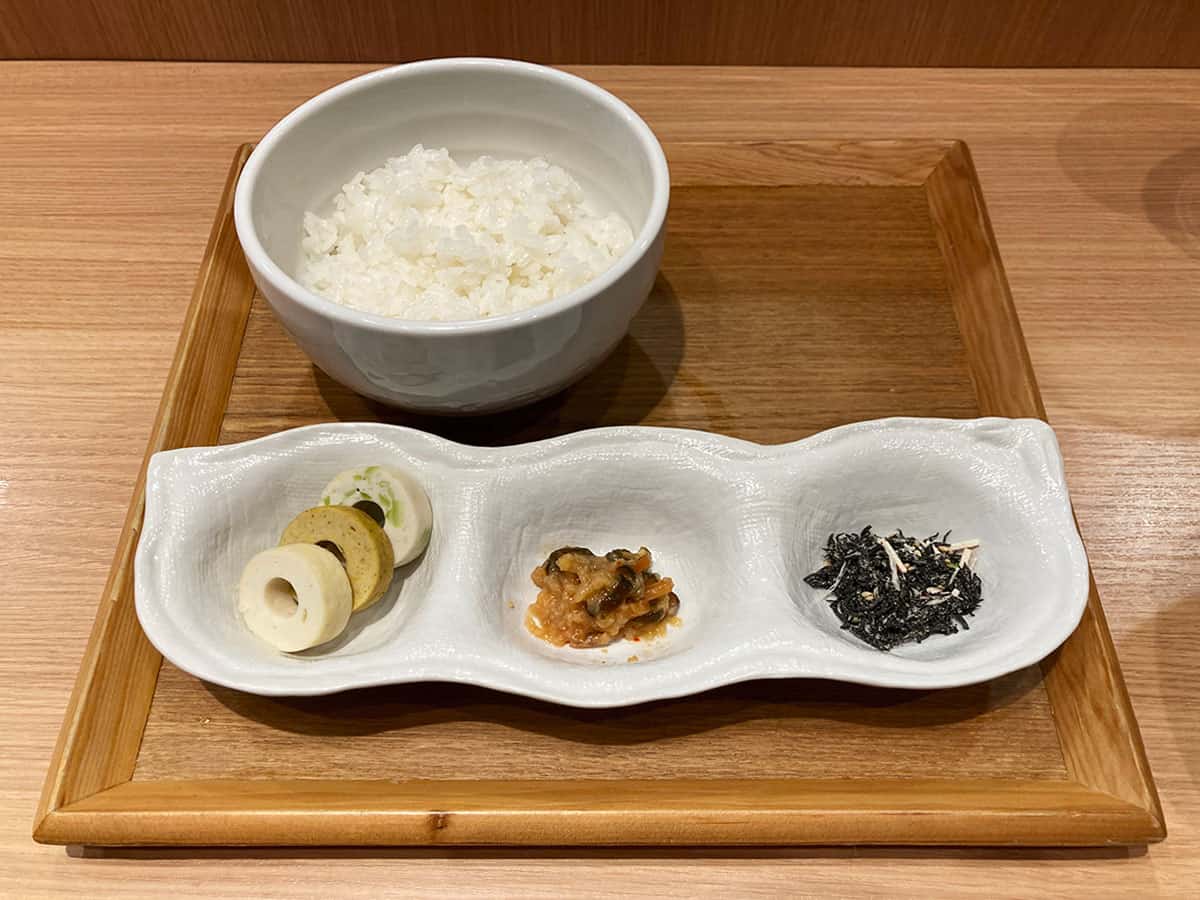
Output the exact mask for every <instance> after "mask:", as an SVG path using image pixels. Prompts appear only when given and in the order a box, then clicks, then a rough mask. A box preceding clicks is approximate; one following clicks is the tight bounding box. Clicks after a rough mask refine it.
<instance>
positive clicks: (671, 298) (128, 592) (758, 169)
mask: <svg viewBox="0 0 1200 900" xmlns="http://www.w3.org/2000/svg"><path fill="white" fill-rule="evenodd" d="M667 150H668V156H669V157H670V162H671V171H672V174H673V180H674V191H673V195H672V199H671V213H670V221H669V239H668V244H667V254H666V258H665V260H664V262H663V267H662V274H661V277H660V279H659V282H658V285H657V288H656V290H655V292H654V294H653V295H652V296H651V298H650V299H649V301H648V302H647V304H646V307H645V309H644V310H643V311H642V313H641V314H640V315H639V316H638V317H637V319H636V320H635V322H634V324H633V327H632V330H631V332H630V335H629V337H628V338H627V339H626V340H625V341H624V342H623V343H622V344H621V345H620V347H619V348H618V349H617V351H616V352H615V353H614V354H613V356H612V357H611V358H610V359H609V360H608V361H607V362H606V363H605V364H604V365H603V366H602V367H601V368H600V369H599V370H598V371H597V372H595V373H594V374H592V375H591V376H589V377H588V378H587V379H585V380H584V381H583V382H582V383H581V384H579V385H577V386H576V387H574V388H572V389H570V390H568V391H566V392H565V393H563V394H561V395H560V396H557V397H555V398H553V399H551V400H547V401H545V402H542V403H539V404H537V405H535V406H532V407H530V408H527V409H523V410H518V411H516V412H512V413H506V414H503V415H498V416H491V417H487V418H481V419H429V418H418V417H414V416H409V415H405V414H402V413H398V412H396V411H394V410H390V409H386V408H384V407H381V406H379V405H377V404H375V403H373V402H371V401H368V400H365V399H363V398H362V397H359V396H357V395H355V394H352V393H350V392H348V391H347V390H345V389H343V388H342V387H340V386H339V385H337V384H335V383H334V382H332V381H331V380H330V379H328V378H327V377H326V376H325V375H324V374H323V373H321V372H320V371H318V370H317V369H315V368H314V367H313V366H312V365H311V364H310V363H309V362H308V361H307V359H306V358H305V357H304V356H303V355H302V354H301V353H300V352H299V351H298V350H297V349H296V348H295V347H294V346H293V345H292V343H291V342H290V341H289V339H288V338H287V337H286V335H285V334H284V333H283V332H282V330H281V329H280V327H279V326H278V325H277V324H276V322H275V320H274V318H273V317H272V315H271V313H270V311H269V310H268V309H267V307H266V306H265V305H264V304H263V302H262V300H261V298H256V296H255V293H254V289H253V285H252V283H251V281H250V278H249V275H248V273H247V270H246V267H245V262H244V260H243V258H242V255H241V251H240V249H239V247H238V244H237V240H236V237H235V235H234V229H233V218H232V211H231V202H232V193H233V186H234V184H235V182H236V179H237V176H238V173H239V171H240V169H241V165H242V163H243V162H244V160H245V158H246V155H247V153H248V152H249V148H248V147H242V148H241V149H240V150H239V151H238V154H237V157H236V159H235V160H234V164H233V168H232V170H231V172H230V175H229V180H228V183H227V184H226V186H225V194H224V196H223V198H222V201H221V206H220V209H219V211H218V214H217V219H216V222H215V224H214V227H213V232H212V237H211V239H210V242H209V246H208V251H207V253H206V255H205V257H204V262H203V265H202V266H201V270H200V276H199V280H198V283H197V285H196V290H195V294H194V296H193V299H192V304H191V307H190V310H189V313H188V317H187V321H186V324H185V326H184V330H183V334H182V337H181V338H180V342H179V349H178V352H177V355H176V358H175V363H174V366H173V367H172V370H171V374H170V377H169V379H168V382H167V386H166V390H165V392H164V394H163V400H162V405H161V408H160V411H159V416H158V420H157V423H156V425H155V427H154V432H153V434H152V435H151V438H150V446H149V450H150V451H156V450H160V449H164V448H171V447H179V446H184V445H191V444H209V443H213V442H216V441H220V442H229V441H240V440H244V439H247V438H252V437H256V436H259V435H263V434H267V433H269V432H273V431H276V430H279V429H283V428H290V427H293V426H297V425H305V424H309V423H312V422H323V421H329V420H385V421H390V422H401V423H405V424H409V425H415V426H417V427H420V428H424V429H427V430H430V431H434V432H438V433H440V434H443V435H446V436H448V437H451V438H453V439H455V440H459V441H465V442H473V443H485V444H486V443H511V442H515V441H524V440H530V439H534V438H540V437H545V436H549V435H554V434H560V433H563V432H567V431H573V430H576V429H580V428H586V427H590V426H595V425H610V424H630V423H637V422H644V423H648V424H655V425H677V426H685V427H691V428H703V429H709V430H713V431H719V432H724V433H726V434H731V435H735V436H737V437H741V438H748V439H750V440H755V441H760V442H780V441H788V440H793V439H796V438H800V437H803V436H805V435H807V434H810V433H812V432H814V431H817V430H819V429H823V428H828V427H830V426H833V425H838V424H842V423H845V422H850V421H854V420H857V419H866V418H872V417H877V416H887V415H894V414H904V415H921V416H976V415H1003V416H1043V415H1044V410H1043V408H1042V403H1041V400H1040V398H1039V396H1038V391H1037V386H1036V384H1035V382H1034V377H1033V372H1032V371H1031V369H1030V365H1029V358H1028V355H1027V353H1026V349H1025V345H1024V342H1023V339H1022V336H1021V330H1020V326H1019V324H1018V322H1017V318H1016V314H1015V312H1014V310H1013V305H1012V301H1011V298H1010V296H1009V292H1008V287H1007V283H1006V282H1005V278H1004V273H1003V270H1002V268H1001V265H1000V259H999V256H998V255H997V250H996V245H995V241H994V239H993V237H992V232H991V227H990V225H989V224H988V220H987V215H986V213H985V211H984V206H983V198H982V195H981V194H980V190H979V185H978V182H977V179H976V176H975V172H974V169H973V167H972V164H971V160H970V156H969V154H968V152H967V149H966V147H965V146H963V145H962V144H960V143H955V142H940V141H916V142H894V141H888V142H868V143H862V142H848V143H829V142H822V143H761V144H722V143H708V144H702V143H695V144H676V145H673V146H669V147H668V148H667ZM142 508H143V484H142V482H141V481H139V483H138V484H137V486H136V487H135V490H134V497H133V502H132V504H131V506H130V509H129V514H128V517H127V519H126V523H125V528H124V531H123V533H122V536H121V540H120V544H119V546H118V548H117V553H116V559H115V561H114V563H113V568H112V573H111V576H110V578H109V582H108V585H107V587H106V588H105V591H104V596H103V598H102V601H101V606H100V611H99V614H98V616H97V620H96V626H95V629H94V630H93V632H92V637H91V641H90V643H89V645H88V649H87V652H86V655H85V656H84V660H83V664H82V667H81V670H80V674H79V679H78V682H77V684H76V687H75V692H74V695H73V697H72V700H71V704H70V708H69V711H68V713H67V717H66V722H65V724H64V726H63V731H62V734H61V737H60V739H59V743H58V748H57V750H56V752H55V756H54V760H53V763H52V765H51V768H50V772H49V775H48V778H47V781H46V786H45V791H44V794H43V797H42V802H41V806H40V809H39V811H38V814H37V822H36V825H35V828H34V836H35V837H36V839H37V840H39V841H44V842H51V843H87V844H345V845H383V844H485V845H511V844H589V845H591V844H810V843H816V844H838V843H880V844H896V843H899V844H1029V845H1035V844H1036V845H1089V844H1108V843H1139V842H1145V841H1154V840H1159V839H1161V838H1162V837H1163V836H1164V834H1165V829H1164V825H1163V818H1162V812H1161V809H1160V807H1159V802H1158V798H1157V795H1156V793H1155V788H1154V783H1153V780H1152V777H1151V774H1150V770H1149V767H1148V766H1147V763H1146V758H1145V754H1144V751H1143V749H1142V743H1141V738H1140V736H1139V734H1138V729H1137V724H1136V722H1135V721H1134V717H1133V712H1132V710H1131V708H1130V705H1129V698H1128V695H1127V694H1126V690H1125V685H1124V682H1123V681H1122V678H1121V672H1120V668H1119V666H1118V664H1117V659H1116V655H1115V654H1114V651H1113V645H1112V641H1111V639H1110V637H1109V633H1108V628H1107V626H1106V624H1105V621H1104V614H1103V611H1102V610H1101V607H1100V601H1099V599H1098V598H1097V596H1096V593H1095V590H1094V588H1093V591H1092V594H1091V599H1090V603H1089V607H1088V610H1087V612H1086V614H1085V615H1084V618H1083V621H1082V623H1081V624H1080V626H1079V628H1078V630H1077V631H1076V632H1075V634H1074V635H1073V636H1072V637H1071V639H1070V640H1069V641H1067V643H1066V644H1065V645H1064V646H1063V647H1062V649H1061V650H1060V651H1058V652H1057V653H1056V654H1054V655H1053V656H1052V657H1050V658H1049V659H1048V660H1046V661H1045V662H1044V663H1043V664H1042V665H1041V666H1040V667H1033V668H1030V669H1027V670H1024V671H1021V672H1018V673H1016V674H1014V675H1011V676H1009V677H1006V678H1002V679H999V680H997V681H994V682H991V683H988V684H983V685H977V686H974V687H968V688H963V689H959V690H948V691H935V692H927V693H920V692H901V691H887V690H878V689H869V688H863V687H854V686H847V685H841V684H833V683H827V682H818V681H773V682H755V683H750V684H743V685H737V686H732V687H729V688H726V689H721V690H717V691H712V692H710V693H707V694H703V695H700V696H696V697H692V698H686V699H681V700H672V701H665V702H659V703H652V704H646V705H644V706H640V707H634V708H630V709H621V710H607V711H603V710H601V711H587V710H577V709H567V708H560V707H555V706H552V705H549V704H544V703H538V702H536V701H528V700H522V699H517V698H513V697H509V696H506V695H502V694H498V693H492V692H489V691H486V690H482V689H472V688H466V687H455V686H449V685H410V686H402V687H392V688H386V689H374V690H366V691H358V692H352V693H348V694H343V695H339V696H335V697H326V698H316V699H305V700H294V701H290V700H278V699H268V698H260V697H254V696H249V695H243V694H239V693H236V692H233V691H229V690H225V689H221V688H217V687H213V686H209V685H205V684H203V683H201V682H199V681H197V680H195V679H193V678H191V677H190V676H187V675H185V674H183V673H181V672H179V671H178V670H176V669H175V668H173V667H172V666H171V665H169V664H163V662H162V660H161V658H160V657H159V655H158V654H157V653H156V652H155V651H154V649H153V648H152V647H151V646H150V644H149V643H148V642H147V640H146V639H145V637H144V635H143V634H142V631H141V629H140V627H139V626H138V622H137V618H136V616H135V613H134V605H133V586H132V559H133V552H134V548H135V546H136V544H137V539H138V531H139V528H140V525H141V520H142Z"/></svg>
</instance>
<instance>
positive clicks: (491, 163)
mask: <svg viewBox="0 0 1200 900" xmlns="http://www.w3.org/2000/svg"><path fill="white" fill-rule="evenodd" d="M333 206H334V210H333V214H332V215H330V216H329V217H328V218H322V217H321V216H318V215H316V214H315V213H312V212H309V213H306V214H305V216H304V239H303V244H302V249H303V253H302V259H301V263H300V280H301V281H302V282H303V283H304V285H305V286H307V287H308V288H310V289H311V290H313V291H315V292H316V293H318V294H320V295H321V296H323V297H327V298H328V299H330V300H333V301H334V302H335V303H341V304H343V305H345V306H351V307H354V308H355V309H361V310H366V311H368V312H373V313H379V314H381V315H385V316H394V317H396V318H402V319H426V320H450V319H478V318H486V317H488V316H499V315H503V314H505V313H510V312H515V311H516V310H521V309H528V308H529V307H531V306H537V305H538V304H539V303H545V302H546V301H548V300H552V299H554V298H555V297H559V296H562V295H563V294H566V293H568V292H569V291H573V290H575V289H576V288H578V287H580V286H582V285H584V284H586V283H587V282H589V281H591V280H592V279H593V278H595V277H596V276H597V275H599V274H600V273H601V272H603V271H604V270H605V269H607V268H609V267H610V266H611V265H612V264H613V263H614V262H615V261H616V260H617V258H618V257H619V256H620V255H621V254H622V253H624V252H625V250H626V249H628V247H629V245H630V244H631V243H632V242H633V235H632V233H631V232H630V229H629V225H628V224H627V223H626V222H625V220H624V219H622V218H621V217H620V216H619V215H617V214H616V213H610V214H609V215H605V216H602V215H600V214H599V213H598V212H597V211H596V210H595V209H594V208H593V207H592V206H591V204H590V203H589V202H588V201H587V200H586V199H585V198H584V195H583V190H582V189H581V188H580V186H579V184H578V183H576V181H575V180H574V179H573V178H572V177H571V176H570V175H568V174H567V173H566V172H564V171H563V170H562V169H560V168H559V167H558V166H553V165H551V164H550V163H548V162H546V160H544V159H540V158H537V159H530V160H506V159H504V160H502V159H492V158H490V157H487V156H484V157H480V158H479V159H477V160H475V161H474V162H472V163H470V164H469V165H466V166H460V165H459V164H458V163H456V162H455V161H454V160H453V159H451V158H450V154H449V153H448V152H447V151H446V150H426V149H425V148H424V147H422V146H421V145H420V144H418V145H417V146H415V147H413V149H412V151H411V152H410V153H409V154H408V155H407V156H400V157H396V158H394V159H389V160H388V161H387V164H386V165H384V166H382V167H381V168H378V169H375V170H374V171H372V172H359V173H358V174H357V175H355V176H354V177H353V178H352V179H350V183H349V184H347V185H346V186H345V187H343V188H342V191H341V193H340V194H338V196H337V197H336V198H335V200H334V202H333Z"/></svg>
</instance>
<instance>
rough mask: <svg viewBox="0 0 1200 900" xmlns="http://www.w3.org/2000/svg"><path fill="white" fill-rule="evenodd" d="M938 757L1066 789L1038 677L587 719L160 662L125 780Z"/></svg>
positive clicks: (416, 775)
mask: <svg viewBox="0 0 1200 900" xmlns="http://www.w3.org/2000/svg"><path fill="white" fill-rule="evenodd" d="M1014 735H1020V740H1013V736H1014ZM881 743H886V744H887V745H888V747H889V752H888V753H886V754H877V753H872V752H870V750H871V748H872V747H875V746H878V745H879V744H881ZM935 759H936V760H937V765H936V766H935V769H936V771H937V773H938V776H939V777H942V778H946V779H953V778H960V779H961V778H978V777H992V778H1010V779H1017V778H1023V779H1027V780H1037V779H1041V780H1057V781H1062V780H1065V779H1066V775H1067V773H1066V766H1065V764H1064V762H1063V758H1062V752H1061V751H1060V749H1059V743H1058V736H1057V733H1056V731H1055V728H1054V720H1053V718H1052V716H1051V713H1050V708H1049V704H1048V703H1047V701H1046V695H1045V692H1044V691H1043V690H1042V688H1041V685H1040V678H1039V677H1038V672H1037V670H1036V669H1031V670H1025V671H1023V672H1018V673H1016V674H1015V675H1012V676H1010V677H1008V678H1004V679H1001V680H999V681H996V682H992V683H990V684H984V685H977V686H974V687H970V688H963V689H960V690H955V691H945V692H934V693H916V692H913V693H909V692H897V691H882V690H872V689H868V688H854V687H848V686H844V685H834V684H826V683H820V682H815V683H808V682H784V683H781V684H771V683H760V684H749V685H738V686H735V687H731V688H726V689H723V690H720V691H715V692H712V693H709V694H706V695H705V696H704V697H703V698H698V699H692V700H687V699H685V700H672V701H664V702H661V703H652V704H648V705H644V706H637V707H632V708H630V709H627V710H610V711H590V710H573V709H569V708H565V707H556V706H553V705H551V704H545V703H535V702H532V701H526V700H521V699H518V698H512V697H504V696H500V695H497V694H495V693H492V692H489V691H485V690H482V689H473V688H465V687H457V686H452V685H441V684H439V685H416V686H410V687H397V688H380V689H376V690H370V691H356V692H353V693H350V694H347V695H345V696H342V697H339V698H337V699H336V700H332V701H330V700H325V699H309V700H269V699H266V698H259V697H252V696H248V695H245V694H239V693H237V692H236V691H230V690H225V689H222V688H217V687H212V686H209V687H204V686H201V685H199V684H197V683H196V680H195V679H194V678H192V677H191V676H189V675H186V674H184V673H182V672H180V671H179V670H178V669H175V668H174V667H173V666H171V665H170V664H165V665H164V666H163V670H162V673H161V675H160V676H159V687H158V690H157V692H156V694H155V700H154V705H153V708H152V711H151V715H150V721H149V722H148V723H147V726H146V733H145V738H144V740H143V742H142V747H141V751H140V753H139V755H138V762H137V768H136V770H135V772H134V778H135V779H136V780H138V781H157V780H163V779H173V778H187V779H214V778H226V779H234V778H236V779H267V778H329V779H333V778H359V779H369V778H377V779H382V778H386V779H390V780H400V781H403V780H408V779H422V780H462V779H479V780H488V779H493V780H494V779H505V778H507V779H514V780H543V779H559V780H567V779H578V780H581V781H590V780H600V781H607V782H612V781H614V780H619V779H621V778H624V777H627V776H628V774H629V773H630V772H635V773H637V776H638V777H639V778H642V779H662V780H670V779H675V778H685V779H709V780H712V779H725V778H740V779H768V778H775V779H779V778H792V779H797V778H837V777H840V776H842V775H844V774H845V773H846V772H847V771H848V770H852V771H853V773H854V777H856V778H888V777H891V778H919V777H923V776H926V775H928V773H929V769H930V760H935Z"/></svg>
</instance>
